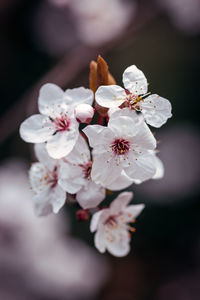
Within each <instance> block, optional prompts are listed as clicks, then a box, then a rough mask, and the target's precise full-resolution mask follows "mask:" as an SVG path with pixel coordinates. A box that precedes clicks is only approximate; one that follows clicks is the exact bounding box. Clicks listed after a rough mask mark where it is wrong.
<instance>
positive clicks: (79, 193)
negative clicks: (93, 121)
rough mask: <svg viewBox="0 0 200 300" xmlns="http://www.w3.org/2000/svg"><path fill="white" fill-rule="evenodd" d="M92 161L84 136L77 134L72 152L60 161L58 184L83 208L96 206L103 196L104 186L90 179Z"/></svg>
mask: <svg viewBox="0 0 200 300" xmlns="http://www.w3.org/2000/svg"><path fill="white" fill-rule="evenodd" d="M91 169H92V161H91V157H90V151H89V148H88V145H87V143H86V141H85V140H84V138H83V137H82V136H81V135H79V138H78V141H77V143H76V145H75V147H74V149H73V150H72V152H71V153H70V154H69V155H68V156H66V157H65V158H64V161H63V162H61V171H60V174H61V178H60V181H59V183H60V185H61V186H62V187H63V189H64V190H65V191H67V192H68V193H70V194H76V199H77V201H78V202H79V204H80V205H81V206H82V207H83V208H84V209H86V208H92V207H96V206H97V205H98V204H99V203H100V202H101V201H102V200H104V198H105V188H103V187H102V186H100V185H99V184H96V183H95V182H94V181H93V180H92V179H91Z"/></svg>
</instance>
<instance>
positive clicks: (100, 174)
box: [91, 153, 122, 187]
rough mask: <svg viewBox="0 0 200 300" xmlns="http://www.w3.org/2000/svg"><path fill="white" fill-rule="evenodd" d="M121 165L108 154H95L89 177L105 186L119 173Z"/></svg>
mask: <svg viewBox="0 0 200 300" xmlns="http://www.w3.org/2000/svg"><path fill="white" fill-rule="evenodd" d="M121 171H122V167H121V166H120V165H118V164H117V163H116V161H115V160H114V158H110V154H108V153H104V154H101V155H96V156H95V157H94V161H93V164H92V171H91V177H92V180H93V181H94V182H96V183H97V184H101V185H102V186H104V187H106V186H107V185H110V184H111V183H112V182H113V181H115V180H116V179H117V178H118V177H119V176H120V175H121Z"/></svg>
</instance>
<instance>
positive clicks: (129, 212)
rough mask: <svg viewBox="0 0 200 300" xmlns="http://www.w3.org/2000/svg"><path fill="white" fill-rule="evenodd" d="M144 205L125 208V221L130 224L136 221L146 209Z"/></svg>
mask: <svg viewBox="0 0 200 300" xmlns="http://www.w3.org/2000/svg"><path fill="white" fill-rule="evenodd" d="M144 207H145V205H144V204H137V205H129V206H127V207H125V208H124V210H123V213H124V220H125V221H126V222H127V223H129V222H131V221H132V220H134V219H136V218H137V217H138V216H139V214H141V212H142V210H143V209H144Z"/></svg>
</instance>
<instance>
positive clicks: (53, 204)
mask: <svg viewBox="0 0 200 300" xmlns="http://www.w3.org/2000/svg"><path fill="white" fill-rule="evenodd" d="M34 149H35V154H36V157H37V159H38V160H39V162H36V163H33V164H32V166H31V169H30V172H29V178H30V184H31V187H32V191H33V201H34V207H35V212H36V215H37V216H46V215H49V214H51V213H52V212H53V213H58V212H59V210H60V209H61V207H62V206H63V205H64V204H65V200H66V192H65V190H64V189H63V188H62V187H61V186H60V184H59V179H60V164H59V161H57V160H55V159H52V158H51V157H49V155H48V153H47V151H46V147H45V144H36V145H35V148H34Z"/></svg>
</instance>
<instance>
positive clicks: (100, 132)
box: [83, 125, 114, 147]
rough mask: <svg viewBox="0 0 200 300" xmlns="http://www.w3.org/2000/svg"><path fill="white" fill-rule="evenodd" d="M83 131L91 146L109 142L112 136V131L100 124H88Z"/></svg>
mask: <svg viewBox="0 0 200 300" xmlns="http://www.w3.org/2000/svg"><path fill="white" fill-rule="evenodd" d="M83 132H84V133H85V134H86V135H87V137H88V139H89V143H90V146H91V147H95V146H98V145H104V144H110V142H111V141H112V139H113V137H114V134H113V132H112V131H111V130H110V129H109V128H108V127H104V126H101V125H88V126H87V127H85V128H84V129H83Z"/></svg>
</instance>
